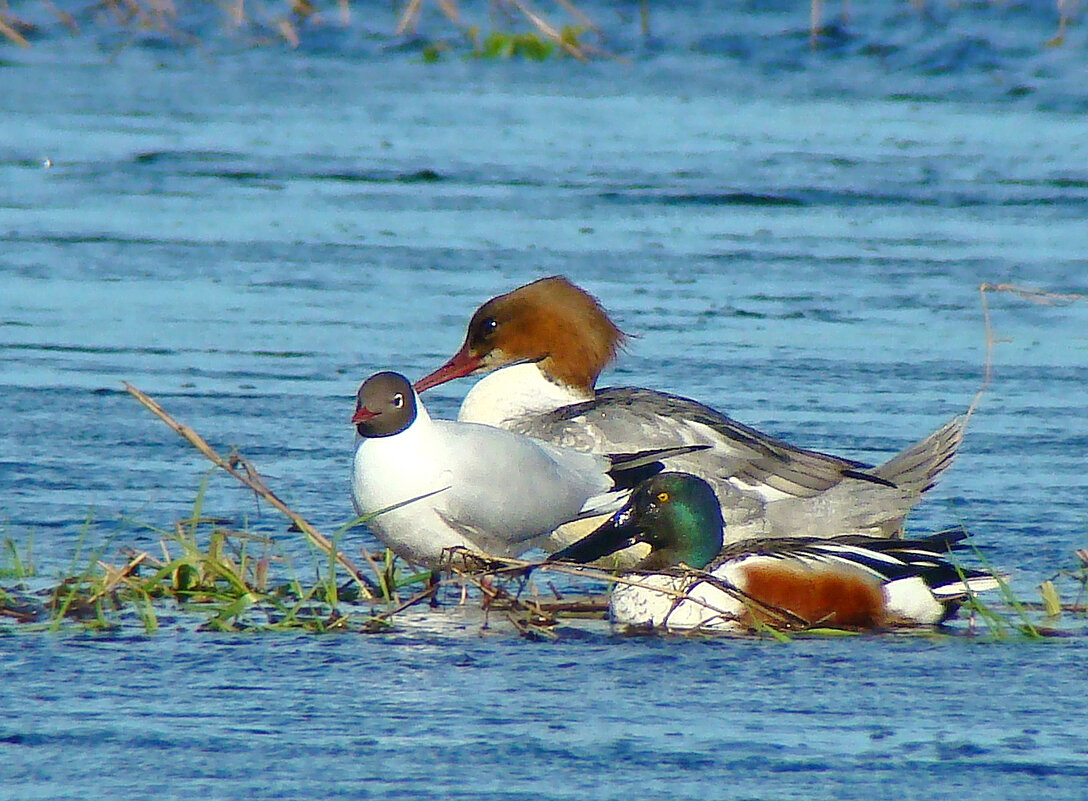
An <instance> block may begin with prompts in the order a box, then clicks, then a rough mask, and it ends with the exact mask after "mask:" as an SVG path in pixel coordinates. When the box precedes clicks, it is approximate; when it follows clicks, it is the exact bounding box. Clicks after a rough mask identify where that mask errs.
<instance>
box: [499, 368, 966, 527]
mask: <svg viewBox="0 0 1088 801" xmlns="http://www.w3.org/2000/svg"><path fill="white" fill-rule="evenodd" d="M663 421H668V422H669V423H670V424H667V425H663ZM965 425H966V417H964V416H959V417H956V418H954V419H952V420H951V421H949V422H948V423H946V424H945V425H944V426H942V427H941V428H940V429H938V430H937V431H936V432H934V433H933V434H931V435H930V436H928V437H926V439H924V440H922V441H921V442H918V443H916V444H915V445H912V446H911V447H909V448H907V449H906V450H905V451H903V452H902V453H900V454H899V455H897V456H895V457H893V458H892V459H891V460H889V461H888V462H886V463H884V464H883V465H881V466H879V467H876V468H874V467H872V466H870V465H868V464H865V463H864V462H858V461H854V460H850V459H843V458H840V457H836V456H831V455H828V454H823V453H818V452H815V451H810V450H806V449H803V448H797V447H795V446H793V445H790V444H789V443H787V442H784V441H782V440H780V439H777V438H775V437H771V436H769V435H767V434H763V433H762V432H760V431H757V430H756V429H754V428H751V427H749V426H746V425H744V424H742V423H738V422H737V421H735V420H732V419H731V418H729V417H728V416H726V415H724V414H722V413H720V412H718V411H715V410H714V409H711V408H710V407H708V406H704V405H703V404H701V403H698V402H696V401H693V400H689V399H687V398H682V397H679V396H676V395H670V394H668V393H664V392H656V391H654V390H649V389H641V388H628V387H613V388H609V389H603V390H599V391H598V392H597V393H596V398H595V399H594V400H592V401H587V402H585V403H577V404H572V405H570V406H565V407H563V408H560V409H557V410H555V411H551V412H547V413H544V414H540V415H535V416H531V417H525V418H523V419H521V420H518V421H516V422H512V423H511V425H510V428H511V430H514V431H517V432H518V433H522V434H526V435H528V436H531V437H534V438H537V439H541V440H545V441H548V442H552V443H555V444H557V445H561V446H563V447H568V448H575V449H577V450H584V451H592V452H596V453H607V452H615V451H625V450H638V449H645V448H664V447H670V446H675V445H711V446H712V447H711V448H710V449H708V450H706V451H701V452H699V453H698V454H694V455H686V456H677V457H674V458H673V459H670V461H669V467H670V469H673V470H678V471H683V472H688V473H692V474H694V475H696V476H699V477H700V478H703V479H705V480H707V481H709V482H710V483H711V485H712V486H714V487H715V490H716V491H718V493H719V496H724V495H725V494H729V495H730V496H731V497H730V500H729V502H728V503H725V504H723V510H722V511H723V515H724V517H725V521H726V529H725V533H726V541H727V542H734V541H737V540H740V539H748V538H752V537H775V536H815V537H830V536H837V535H842V534H851V533H858V534H869V535H878V536H897V535H899V534H900V533H901V532H902V528H903V519H904V517H905V516H906V514H907V513H908V512H909V511H910V509H911V507H912V506H914V504H916V503H917V502H918V500H919V499H920V498H921V495H922V493H924V492H925V491H926V490H928V489H930V488H931V487H932V486H933V485H934V483H935V481H936V478H937V476H938V475H939V474H940V473H941V472H942V471H944V470H945V469H946V468H947V467H948V466H949V464H951V462H952V459H953V457H954V456H955V453H956V449H957V448H958V447H959V444H960V442H961V441H962V439H963V434H964V428H965ZM725 485H727V486H728V488H729V490H728V493H727V491H726V486H725Z"/></svg>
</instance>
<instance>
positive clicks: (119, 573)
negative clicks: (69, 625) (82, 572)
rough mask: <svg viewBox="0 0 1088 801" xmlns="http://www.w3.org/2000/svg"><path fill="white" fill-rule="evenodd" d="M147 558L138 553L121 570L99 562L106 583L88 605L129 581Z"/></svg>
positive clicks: (90, 599) (145, 554)
mask: <svg viewBox="0 0 1088 801" xmlns="http://www.w3.org/2000/svg"><path fill="white" fill-rule="evenodd" d="M147 556H148V555H147V553H144V552H141V553H138V554H136V555H135V556H134V557H132V559H131V560H129V561H128V562H127V563H126V564H125V566H124V567H121V568H117V567H114V566H113V565H111V564H107V563H106V562H103V561H101V560H99V562H98V566H99V567H101V568H102V569H103V570H105V571H106V583H105V584H104V585H102V589H100V590H99V591H98V592H96V593H95V594H94V595H92V596H91V597H90V598H88V599H87V601H86V603H87V605H88V606H90V605H92V604H95V603H97V602H98V601H99V600H101V599H102V598H104V597H105V596H106V595H108V594H109V593H111V592H113V591H114V590H115V589H117V585H118V584H120V583H121V582H122V581H124V580H125V579H127V578H128V577H129V576H130V575H131V574H132V571H133V570H135V569H136V568H137V567H139V565H140V564H141V563H142V562H143V561H144V560H145V559H146V558H147Z"/></svg>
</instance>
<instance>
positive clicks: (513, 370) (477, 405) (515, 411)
mask: <svg viewBox="0 0 1088 801" xmlns="http://www.w3.org/2000/svg"><path fill="white" fill-rule="evenodd" d="M592 398H593V394H592V393H589V394H588V395H587V394H586V393H584V392H581V391H579V390H577V389H575V388H573V387H567V386H563V385H562V384H557V383H555V382H554V381H550V380H549V379H547V378H546V377H545V376H544V374H543V373H542V372H541V371H540V368H539V367H538V366H537V365H536V364H531V363H530V364H515V365H511V366H510V367H504V368H503V369H502V370H496V371H495V372H493V373H489V374H488V375H485V376H484V377H483V378H481V379H480V380H479V381H477V382H476V383H475V384H474V385H473V387H472V389H470V390H469V392H468V394H467V395H466V396H465V399H464V400H463V401H462V402H461V410H460V411H459V412H458V413H457V419H458V421H460V422H463V423H483V424H485V425H489V426H497V427H499V428H513V427H514V426H515V425H516V424H517V422H518V421H520V420H523V419H525V418H531V417H535V416H536V415H540V414H545V413H547V412H550V411H553V410H555V409H558V408H560V407H563V406H569V405H570V404H572V403H580V402H582V401H587V400H591V399H592ZM604 452H605V451H601V453H604Z"/></svg>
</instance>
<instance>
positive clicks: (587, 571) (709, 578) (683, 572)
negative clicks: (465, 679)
mask: <svg viewBox="0 0 1088 801" xmlns="http://www.w3.org/2000/svg"><path fill="white" fill-rule="evenodd" d="M458 552H459V554H460V555H461V556H462V557H467V558H469V559H475V560H478V561H479V562H481V563H483V564H484V565H487V567H486V568H485V569H484V570H483V571H481V570H480V568H479V566H477V567H475V568H474V569H473V570H471V571H470V570H466V571H464V572H462V571H460V570H458V569H457V568H456V567H454V566H453V565H452V564H447V567H448V569H449V570H450V571H451V572H453V573H455V574H457V575H459V576H461V577H463V578H465V579H467V580H469V581H471V582H472V583H473V584H475V585H476V586H477V587H480V589H482V590H484V592H485V593H487V594H489V595H491V596H492V597H493V596H494V594H495V593H494V590H493V589H491V590H489V589H487V588H485V587H483V586H482V585H481V584H480V583H479V582H478V581H476V580H475V578H474V577H473V576H472V575H471V573H473V572H475V573H480V572H486V573H488V574H491V575H496V576H502V575H504V574H512V575H516V574H521V573H524V572H526V571H527V570H540V571H551V572H553V573H563V574H566V575H569V576H580V577H584V578H591V579H595V580H597V581H603V582H612V583H615V584H624V585H627V586H630V587H639V588H642V589H646V590H652V591H653V592H659V593H661V594H662V595H665V596H668V597H671V598H672V599H673V604H674V608H675V606H676V605H678V604H679V603H681V602H683V601H685V600H686V601H688V602H690V603H693V604H696V605H698V606H702V607H704V608H706V609H708V610H710V611H711V612H714V613H715V614H717V615H720V616H722V617H723V618H725V619H730V620H732V619H735V616H734V615H733V614H732V613H730V612H726V611H724V610H722V609H719V608H718V607H716V606H714V604H712V603H709V602H707V601H703V600H700V599H698V598H691V597H689V596H688V595H687V593H686V592H684V591H683V590H674V589H671V588H668V587H655V586H650V585H648V584H646V583H645V582H644V581H642V580H640V579H639V578H631V576H632V575H636V574H637V573H638V571H632V572H631V573H629V574H628V575H623V576H617V575H614V574H612V573H609V572H608V571H606V570H601V569H600V568H595V567H586V566H584V565H572V564H566V563H563V562H529V561H525V560H523V559H513V558H508V557H497V556H490V555H486V554H476V553H473V552H471V551H467V550H463V549H459V551H458ZM466 564H467V562H466ZM496 564H497V565H502V566H503V567H502V568H501V569H498V570H495V569H493V568H494V566H495V565H496ZM642 575H644V576H647V575H668V576H675V577H677V578H692V579H695V580H696V581H702V582H706V583H707V584H711V585H712V586H714V587H716V588H717V589H719V590H721V591H722V592H724V593H725V594H727V595H729V596H731V597H732V598H735V599H736V600H737V601H740V602H741V603H742V604H744V605H745V606H746V607H747V608H748V609H749V610H751V611H753V612H759V613H762V614H763V615H766V616H767V618H768V619H769V620H771V621H774V622H773V623H768V626H769V627H771V628H775V627H778V628H782V629H789V630H797V629H805V628H812V627H813V626H815V625H818V623H817V622H813V621H806V620H804V619H803V618H800V617H798V616H797V615H795V614H793V613H792V612H790V611H789V610H788V609H783V608H780V607H777V606H773V605H770V604H765V603H763V602H761V601H759V600H757V599H755V598H753V597H751V596H750V595H748V594H747V593H745V592H744V591H743V590H741V589H740V588H739V587H736V586H735V585H733V584H732V583H730V582H728V581H726V580H724V579H722V578H720V577H719V576H715V575H713V574H711V573H708V572H707V571H705V570H695V569H694V568H690V567H678V568H674V569H670V570H655V571H653V573H652V574H651V573H644V574H642ZM670 614H671V612H670Z"/></svg>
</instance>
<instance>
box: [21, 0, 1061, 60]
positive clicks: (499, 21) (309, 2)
mask: <svg viewBox="0 0 1088 801" xmlns="http://www.w3.org/2000/svg"><path fill="white" fill-rule="evenodd" d="M949 5H953V4H951V3H949ZM912 6H913V7H914V10H915V12H916V13H917V14H919V15H924V14H926V13H927V9H926V4H925V3H920V2H915V3H913V4H912ZM651 8H652V4H651V2H650V0H639V2H638V7H637V11H636V12H634V13H632V12H631V10H628V9H623V8H620V9H616V12H615V15H616V18H617V19H618V20H619V22H620V24H624V25H629V24H631V23H632V22H633V21H635V20H636V19H637V25H638V30H639V32H640V33H641V36H642V37H643V38H646V37H649V36H650V32H651ZM1052 8H1053V19H1054V24H1055V34H1054V36H1053V37H1051V38H1050V39H1048V40H1046V41H1045V42H1041V43H1040V46H1041V47H1047V48H1054V47H1061V46H1063V45H1064V44H1065V42H1066V34H1067V31H1068V28H1069V26H1070V24H1071V23H1074V22H1076V21H1077V17H1078V14H1079V13H1080V9H1079V7H1077V6H1076V4H1073V3H1070V2H1068V1H1067V0H1053V5H1052ZM357 10H361V11H362V13H356V12H357ZM473 13H475V14H476V15H479V16H485V15H486V18H487V19H488V23H489V26H488V33H486V34H483V35H481V31H482V30H484V28H483V26H481V25H479V24H473V23H470V22H468V21H467V18H468V17H469V15H470V14H473ZM555 16H561V17H563V18H564V19H566V20H569V21H568V22H562V23H556V22H553V21H552V20H551V19H550V18H549V17H555ZM825 16H826V15H825V13H824V2H823V0H810V2H809V5H808V8H807V15H806V9H805V7H804V5H801V4H799V5H798V7H797V9H796V19H797V24H798V25H799V26H805V25H807V28H808V31H809V46H810V47H811V48H812V49H814V50H818V49H820V48H822V47H824V46H825V44H826V43H827V42H828V41H833V40H834V36H833V31H835V30H839V29H841V28H845V27H846V26H847V25H849V24H850V23H851V16H852V15H851V9H850V7H849V4H846V3H844V4H842V6H841V8H840V9H839V14H838V21H837V22H834V23H829V22H828V20H827V19H826V18H825ZM371 18H372V12H371V10H370V9H363V7H362V6H361V5H360V4H359V3H357V2H356V3H353V2H352V0H248V2H235V3H215V2H212V0H187V1H186V0H178V1H175V0H102V2H98V3H92V4H89V5H87V6H85V7H83V8H81V9H79V10H71V9H65V8H62V7H60V6H58V5H56V4H54V3H52V2H50V0H40V2H38V3H29V4H23V5H22V6H21V8H20V9H19V11H18V12H17V11H16V10H15V9H13V8H11V7H10V6H9V4H8V3H7V2H0V41H7V42H9V43H11V44H13V45H16V46H18V47H22V48H26V47H30V46H31V44H32V43H33V41H34V40H35V39H37V38H40V37H41V36H43V35H44V34H45V31H46V29H49V28H60V29H63V30H66V31H69V32H71V33H72V34H80V33H83V32H85V31H91V30H105V31H117V32H120V33H122V34H126V35H127V36H129V37H130V38H131V39H132V40H135V39H136V38H138V37H151V38H156V37H158V38H165V39H166V40H168V41H171V42H173V43H174V44H177V45H180V46H187V47H191V46H199V45H201V44H202V43H203V42H204V40H205V39H206V38H207V37H208V35H209V32H211V31H214V32H215V34H216V35H219V34H221V33H223V32H225V33H226V34H227V35H228V36H231V37H235V38H242V39H244V40H246V41H247V43H249V44H253V45H258V46H261V45H279V46H283V45H286V46H287V47H289V48H292V49H293V48H297V47H299V46H300V45H301V44H302V43H303V41H304V40H305V39H306V37H308V36H312V35H320V34H321V32H323V31H327V30H345V29H349V28H352V27H353V26H355V25H356V22H357V20H364V21H366V22H367V23H368V24H369V23H370V21H371ZM388 21H389V25H388V33H389V35H390V36H391V37H403V36H422V37H423V38H424V39H425V40H427V42H428V43H427V44H426V45H425V46H424V49H423V60H424V61H426V62H433V61H437V60H440V59H441V57H442V55H443V53H445V52H447V51H450V50H453V49H456V45H455V44H451V43H450V41H449V40H446V39H444V38H441V34H438V36H437V37H436V38H431V35H428V34H421V33H420V31H421V30H423V29H424V28H426V29H427V30H435V29H438V30H441V28H442V27H445V26H452V27H453V28H454V29H456V31H457V32H458V33H459V34H461V35H462V36H463V37H464V38H465V39H467V40H468V42H469V43H470V49H471V53H470V55H471V56H472V57H475V58H484V59H490V58H500V59H507V58H525V59H529V60H533V61H542V60H545V59H548V58H550V57H552V56H553V55H556V54H559V53H565V54H567V55H569V56H572V57H574V58H577V59H579V60H589V59H590V58H594V57H602V56H603V57H609V58H610V57H612V54H611V53H609V52H608V51H606V50H605V49H603V47H602V46H600V45H597V46H594V45H591V44H589V43H587V42H586V41H585V40H584V37H583V35H582V34H583V32H591V33H592V34H594V35H595V37H596V38H597V40H598V41H603V39H604V32H603V31H602V29H601V28H600V27H599V26H598V25H597V24H595V23H594V21H593V20H592V19H591V18H590V17H589V15H588V13H587V12H586V11H585V10H584V9H583V8H582V7H580V6H579V4H578V3H575V2H571V0H555V2H554V4H553V5H552V7H550V8H548V9H547V10H546V11H545V10H542V9H539V8H537V7H535V6H534V5H532V4H530V3H529V2H527V0H490V2H488V3H486V4H485V3H468V2H467V0H466V1H462V2H458V0H434V1H433V2H428V1H427V0H408V2H405V3H394V4H393V5H392V7H391V9H390V15H389V18H388ZM209 22H212V23H214V24H213V25H211V26H209V25H208V23H209Z"/></svg>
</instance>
